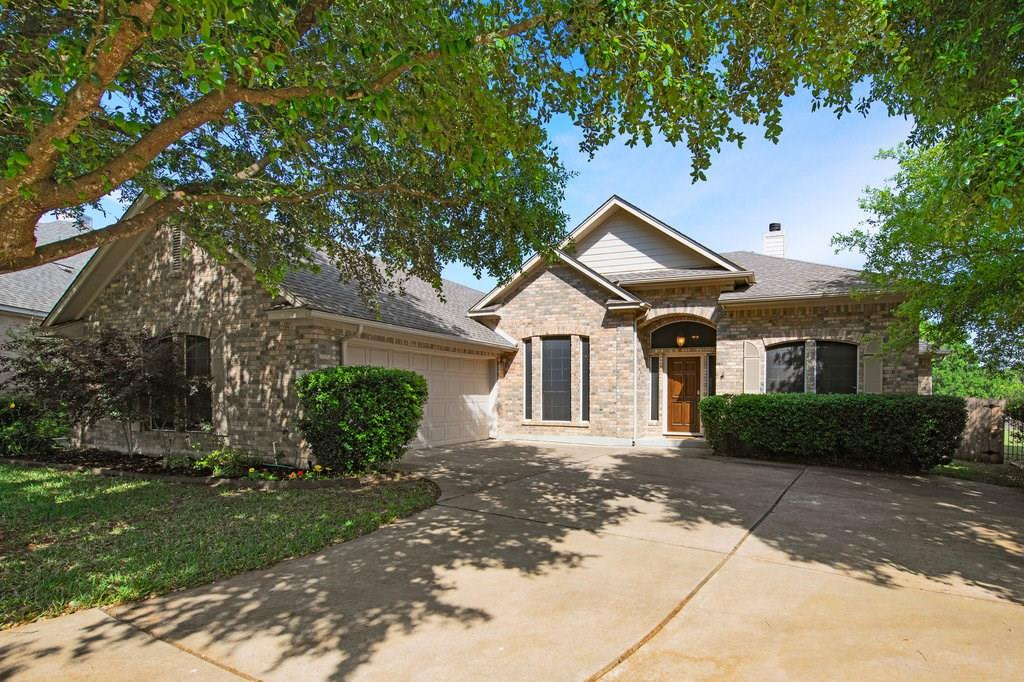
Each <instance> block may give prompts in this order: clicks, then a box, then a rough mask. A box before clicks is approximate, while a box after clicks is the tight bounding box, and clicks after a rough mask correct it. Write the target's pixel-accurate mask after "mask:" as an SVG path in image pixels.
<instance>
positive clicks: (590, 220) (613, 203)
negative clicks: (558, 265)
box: [470, 194, 743, 313]
mask: <svg viewBox="0 0 1024 682" xmlns="http://www.w3.org/2000/svg"><path fill="white" fill-rule="evenodd" d="M617 210H622V211H625V212H626V213H629V214H630V215H632V216H634V217H635V218H637V219H638V220H640V221H641V222H642V223H643V224H645V225H647V226H648V227H650V228H651V229H653V230H656V231H657V232H659V233H661V234H663V235H665V236H667V237H668V238H669V239H671V240H672V241H674V242H676V243H678V244H679V245H680V246H682V247H684V248H688V249H691V250H693V251H694V252H696V253H698V254H700V255H701V256H703V257H704V258H706V259H707V260H709V261H711V262H712V263H714V264H715V265H716V266H718V267H720V268H722V271H724V272H735V273H742V272H743V268H741V267H740V266H738V265H736V264H735V263H733V262H732V261H731V260H729V259H728V258H725V257H724V256H722V254H719V253H716V252H714V251H712V250H711V249H709V248H708V247H706V246H704V245H703V244H701V243H700V242H698V241H696V240H694V239H691V238H690V237H687V236H686V235H685V234H683V233H682V232H680V231H678V230H676V229H675V228H674V227H671V226H670V225H668V224H667V223H664V222H662V221H661V220H658V219H657V218H655V217H654V216H652V215H651V214H649V213H647V212H646V211H643V210H642V209H640V208H638V207H636V206H635V205H633V204H631V203H629V202H628V201H626V200H625V199H623V198H622V197H620V196H618V195H616V194H613V195H612V196H610V197H609V198H608V199H607V200H606V201H605V202H604V203H603V204H601V205H600V206H599V207H598V208H597V210H595V211H594V212H593V213H591V214H590V215H589V216H587V218H586V219H584V220H583V222H581V223H580V224H579V225H577V226H576V228H575V229H574V230H573V231H572V232H570V233H569V234H568V236H566V237H565V239H563V240H562V242H561V244H559V247H558V249H557V250H556V253H557V254H558V256H559V258H560V259H562V260H563V261H566V263H568V264H569V265H571V266H573V267H576V268H577V269H579V267H577V266H581V267H584V268H587V266H586V265H584V264H583V263H581V262H580V261H579V260H577V259H574V258H572V257H570V256H568V255H566V254H565V253H564V252H563V249H565V248H566V246H568V245H569V244H571V243H575V242H578V241H580V240H581V239H583V238H584V237H586V236H587V235H588V234H589V233H590V232H591V231H593V230H594V229H596V228H597V226H599V225H600V224H601V223H602V222H603V221H604V219H605V218H607V217H608V216H609V215H611V214H612V213H613V212H614V211H617ZM543 260H544V259H543V258H542V257H541V256H540V254H535V255H534V256H533V257H532V258H530V259H529V260H527V261H526V263H524V264H523V267H522V268H520V270H519V272H518V273H516V275H515V276H513V277H512V278H511V279H509V280H508V281H507V282H505V283H504V284H500V285H498V286H497V287H495V288H494V289H492V290H491V291H490V292H488V293H487V295H486V296H484V297H483V298H481V299H480V300H479V301H477V303H476V305H475V306H473V308H472V310H471V311H470V312H471V313H479V312H482V311H483V309H484V308H487V307H488V306H489V305H490V304H491V303H493V302H494V301H495V299H497V298H499V297H501V295H502V294H504V293H506V292H507V291H509V290H510V289H511V287H512V286H513V285H514V284H515V283H516V282H518V281H519V280H520V279H521V278H522V277H523V276H525V275H526V274H528V273H529V272H530V271H531V270H533V269H534V268H536V267H538V266H539V265H540V264H541V263H543ZM587 269H588V270H589V271H590V273H592V275H594V276H597V277H599V278H600V279H601V280H603V282H598V283H599V284H601V285H602V286H605V288H607V286H606V284H612V286H615V285H614V283H612V282H611V280H608V279H607V278H605V277H604V276H603V275H600V274H599V273H597V272H596V271H594V270H593V269H592V268H587ZM591 278H592V279H593V277H591ZM616 288H618V289H619V291H621V292H623V293H624V294H626V295H627V296H630V297H632V298H633V300H634V301H636V302H639V300H638V299H636V298H635V297H633V295H632V294H629V293H628V292H626V291H625V290H624V289H621V288H619V287H616ZM616 295H619V296H622V294H620V293H617V294H616ZM625 300H629V299H625Z"/></svg>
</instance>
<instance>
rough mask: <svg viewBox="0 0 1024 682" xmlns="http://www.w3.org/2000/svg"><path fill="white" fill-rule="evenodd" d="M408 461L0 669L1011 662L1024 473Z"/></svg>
mask: <svg viewBox="0 0 1024 682" xmlns="http://www.w3.org/2000/svg"><path fill="white" fill-rule="evenodd" d="M407 465H408V466H409V467H410V468H412V469H416V470H420V471H424V472H429V473H430V474H431V475H432V476H433V477H434V478H435V479H436V480H438V482H439V483H440V484H441V487H442V491H443V495H442V499H441V502H440V503H439V504H438V506H436V507H433V508H432V509H429V510H427V511H425V512H423V513H421V514H418V515H417V516H415V517H412V518H410V519H407V520H405V521H403V522H401V523H398V524H395V525H393V526H390V527H387V528H384V529H382V530H380V531H378V532H376V533H373V534H371V535H369V536H366V537H363V538H359V539H357V540H354V541H352V542H348V543H345V544H342V545H337V546H335V547H331V548H328V549H326V550H324V551H322V552H320V553H318V554H315V555H312V556H309V557H304V558H300V559H295V560H292V561H287V562H284V563H281V564H278V565H276V566H273V567H271V568H269V569H267V570H264V571H258V572H254V573H249V574H245V575H241V576H238V577H235V578H232V579H230V580H226V581H224V582H221V583H217V584H214V585H209V586H206V587H202V588H197V589H193V590H189V591H185V592H181V593H177V594H173V595H168V596H166V597H163V598H159V599H154V600H150V601H147V602H141V603H138V604H133V605H127V606H124V607H119V608H115V609H109V614H110V615H107V614H105V613H104V612H102V611H99V610H92V611H88V612H84V613H82V614H76V615H74V616H70V617H66V618H61V619H56V620H53V621H47V622H41V623H35V624H31V625H27V626H24V627H22V628H18V629H16V630H12V631H8V632H2V633H0V679H5V675H9V676H11V677H12V678H14V679H53V678H55V677H62V678H65V679H68V678H73V679H89V678H90V676H91V677H93V678H95V679H100V678H103V679H105V680H106V681H107V682H109V681H110V680H116V679H125V678H127V677H135V678H138V677H140V676H144V677H147V678H148V679H158V678H159V677H160V674H162V675H163V676H164V677H165V678H166V679H182V678H191V679H225V678H227V679H230V678H231V677H233V676H236V675H237V676H245V677H250V678H257V679H281V680H285V679H303V680H316V679H328V678H331V679H342V678H343V679H388V680H403V679H427V680H430V679H444V680H459V679H465V680H470V679H482V678H486V679H529V680H535V679H552V680H561V679H585V678H588V677H590V676H592V675H595V674H600V673H602V672H603V673H607V675H608V677H609V678H614V679H644V680H649V679H666V680H676V679H700V678H769V679H778V678H806V679H823V678H835V677H844V678H848V679H880V678H892V679H913V678H917V679H943V678H953V677H971V678H975V679H1019V677H1020V671H1021V670H1022V669H1024V649H1022V648H1021V646H1020V637H1021V633H1024V494H1021V492H1020V491H1018V490H1013V489H1003V488H996V487H991V486H986V485H982V484H973V483H967V482H959V481H951V480H946V479H918V478H906V477H896V476H884V475H873V474H857V473H851V472H847V471H840V470H825V469H803V468H800V467H792V466H776V465H767V464H763V465H762V464H754V463H747V462H738V461H728V460H718V459H708V458H700V457H693V456H686V455H683V454H679V453H678V452H674V451H668V450H655V449H642V448H618V449H613V448H596V447H584V446H579V447H572V446H564V445H558V446H548V445H541V444H537V443H493V442H491V443H483V444H474V445H467V446H460V447H456V448H449V449H442V450H433V451H424V452H420V453H416V454H414V455H413V456H411V458H410V460H409V462H408V463H407ZM153 635H155V637H156V638H154V637H153ZM157 638H159V639H157ZM140 666H148V667H147V669H145V670H143V669H142V668H141V667H140ZM150 671H156V672H157V673H159V674H152V675H151V674H150Z"/></svg>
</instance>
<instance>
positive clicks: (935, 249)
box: [836, 88, 1024, 368]
mask: <svg viewBox="0 0 1024 682" xmlns="http://www.w3.org/2000/svg"><path fill="white" fill-rule="evenodd" d="M1022 94H1024V90H1021V89H1020V88H1018V89H1017V90H1016V91H1015V92H1014V93H1013V94H1012V95H1010V96H1008V97H1007V98H1006V99H1005V100H1003V101H1002V102H999V103H998V104H996V105H995V106H993V107H991V108H990V109H989V110H987V111H985V112H984V113H983V114H981V115H980V116H978V117H977V119H976V120H971V121H965V122H964V123H962V124H961V125H960V126H959V127H958V128H957V129H956V130H955V131H953V132H951V133H949V134H947V135H946V137H945V138H944V139H942V140H940V141H939V142H937V143H935V144H933V145H929V146H924V147H921V148H916V149H915V148H910V147H901V148H899V149H896V150H892V151H889V152H886V153H884V154H883V156H885V157H888V158H894V159H896V160H897V161H898V162H899V171H898V172H897V174H896V175H895V177H894V178H892V180H891V181H890V182H889V184H888V185H886V186H883V187H879V188H873V189H869V190H868V192H867V193H866V195H865V196H864V198H863V200H862V202H861V205H862V207H863V208H864V209H865V210H867V211H868V212H870V214H871V216H870V218H869V219H868V220H867V221H866V222H867V225H866V226H865V227H864V228H861V229H858V230H855V231H853V232H851V233H850V234H847V235H844V236H842V237H840V238H838V239H837V240H836V243H837V244H839V245H841V246H846V247H852V248H855V249H858V250H860V251H861V252H862V253H864V254H865V255H866V268H867V269H868V270H869V271H871V272H872V273H873V275H872V278H873V279H874V280H875V281H876V282H877V283H878V284H885V285H886V286H889V287H895V288H898V289H899V290H901V291H902V292H903V293H904V294H905V295H906V299H905V300H904V302H903V303H902V304H901V305H900V308H899V312H900V317H901V324H900V325H899V326H898V327H897V330H896V331H897V336H900V335H902V336H906V335H907V334H910V333H912V332H913V331H914V330H916V328H917V324H918V321H919V320H926V321H928V322H929V323H930V325H931V331H930V333H931V335H932V337H933V338H934V339H935V340H936V341H937V342H939V343H945V344H956V343H961V344H962V343H966V342H967V341H971V342H972V345H973V346H974V348H975V349H976V350H977V352H978V354H979V355H980V357H981V358H982V360H983V361H984V362H985V364H987V365H988V366H989V367H1004V366H1015V367H1018V368H1021V367H1024V100H1022V99H1021V95H1022Z"/></svg>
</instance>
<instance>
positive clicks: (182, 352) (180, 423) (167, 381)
mask: <svg viewBox="0 0 1024 682" xmlns="http://www.w3.org/2000/svg"><path fill="white" fill-rule="evenodd" d="M148 362H149V364H150V366H151V369H150V376H151V394H150V399H149V422H150V428H152V429H155V430H161V431H175V430H179V429H183V430H186V431H197V430H199V429H200V428H202V426H203V425H204V424H208V423H210V422H212V421H213V395H212V390H211V385H210V383H211V380H210V375H211V372H210V340H209V339H208V338H206V337H205V336H193V335H191V334H175V335H172V336H165V337H163V338H161V339H158V340H157V341H156V342H155V343H154V344H153V346H152V347H151V349H150V352H149V360H148Z"/></svg>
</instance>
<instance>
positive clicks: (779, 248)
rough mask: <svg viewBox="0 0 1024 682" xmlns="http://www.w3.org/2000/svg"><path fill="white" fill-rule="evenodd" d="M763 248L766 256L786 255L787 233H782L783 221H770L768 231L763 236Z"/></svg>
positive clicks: (782, 256)
mask: <svg viewBox="0 0 1024 682" xmlns="http://www.w3.org/2000/svg"><path fill="white" fill-rule="evenodd" d="M761 250H762V251H764V255H766V256H775V257H776V258H785V257H786V235H784V234H782V223H768V231H767V232H765V233H764V236H763V237H762V241H761Z"/></svg>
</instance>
